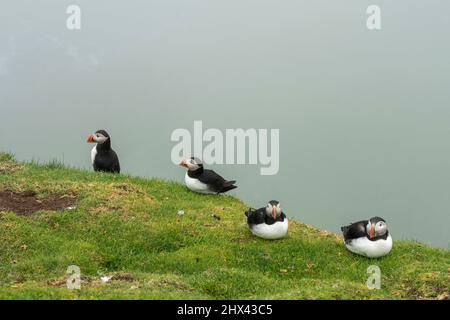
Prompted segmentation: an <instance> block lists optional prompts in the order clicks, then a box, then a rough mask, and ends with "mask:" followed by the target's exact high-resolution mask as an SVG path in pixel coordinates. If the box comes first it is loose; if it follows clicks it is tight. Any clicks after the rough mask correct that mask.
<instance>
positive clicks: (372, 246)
mask: <svg viewBox="0 0 450 320" xmlns="http://www.w3.org/2000/svg"><path fill="white" fill-rule="evenodd" d="M341 230H342V233H343V235H344V241H345V246H346V247H347V249H348V250H349V251H351V252H353V253H356V254H359V255H362V256H366V257H368V258H380V257H383V256H385V255H387V254H388V253H389V252H390V251H391V249H392V237H391V235H390V233H389V231H388V229H387V224H386V221H385V220H384V219H383V218H380V217H373V218H370V219H369V220H362V221H358V222H355V223H352V224H350V225H348V226H344V227H342V228H341Z"/></svg>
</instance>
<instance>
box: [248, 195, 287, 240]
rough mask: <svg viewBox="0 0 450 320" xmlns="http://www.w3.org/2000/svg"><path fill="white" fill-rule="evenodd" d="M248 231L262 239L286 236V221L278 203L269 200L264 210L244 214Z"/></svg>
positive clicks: (250, 210)
mask: <svg viewBox="0 0 450 320" xmlns="http://www.w3.org/2000/svg"><path fill="white" fill-rule="evenodd" d="M245 215H246V216H247V224H248V227H249V228H250V231H251V232H252V233H253V234H254V235H255V236H258V237H260V238H263V239H271V240H275V239H281V238H284V237H285V236H286V235H287V232H288V219H287V218H286V215H285V214H284V213H283V212H282V211H281V206H280V203H279V202H278V201H276V200H271V201H269V203H268V204H267V206H266V207H265V208H260V209H258V210H254V209H249V210H248V211H247V212H245Z"/></svg>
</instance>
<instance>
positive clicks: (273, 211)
mask: <svg viewBox="0 0 450 320" xmlns="http://www.w3.org/2000/svg"><path fill="white" fill-rule="evenodd" d="M272 214H273V220H276V219H277V208H275V207H272Z"/></svg>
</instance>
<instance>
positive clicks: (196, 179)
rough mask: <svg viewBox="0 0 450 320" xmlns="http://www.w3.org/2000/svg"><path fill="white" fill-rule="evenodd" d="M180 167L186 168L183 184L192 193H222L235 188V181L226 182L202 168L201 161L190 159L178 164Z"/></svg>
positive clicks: (211, 171) (212, 172)
mask: <svg viewBox="0 0 450 320" xmlns="http://www.w3.org/2000/svg"><path fill="white" fill-rule="evenodd" d="M180 166H182V167H185V168H187V169H188V170H187V172H186V175H185V177H184V182H185V183H186V186H187V187H188V188H189V189H190V190H191V191H194V192H197V193H202V194H218V193H224V192H227V191H230V190H233V189H235V188H237V186H235V185H234V184H235V183H236V181H235V180H232V181H228V180H225V179H224V178H222V177H221V176H220V175H218V174H217V173H216V172H214V171H213V170H207V169H204V168H203V164H202V161H201V160H200V159H198V158H195V157H191V158H188V159H184V160H182V161H181V162H180Z"/></svg>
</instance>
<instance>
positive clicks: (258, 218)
mask: <svg viewBox="0 0 450 320" xmlns="http://www.w3.org/2000/svg"><path fill="white" fill-rule="evenodd" d="M245 215H246V216H247V223H248V224H249V225H254V224H261V223H265V224H268V225H272V224H274V223H275V222H282V221H284V219H285V218H286V215H285V214H284V213H283V212H281V215H280V216H279V217H277V219H276V220H275V219H274V218H273V217H269V216H268V215H267V214H266V208H259V209H257V210H254V209H251V208H249V209H248V211H246V212H245Z"/></svg>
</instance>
